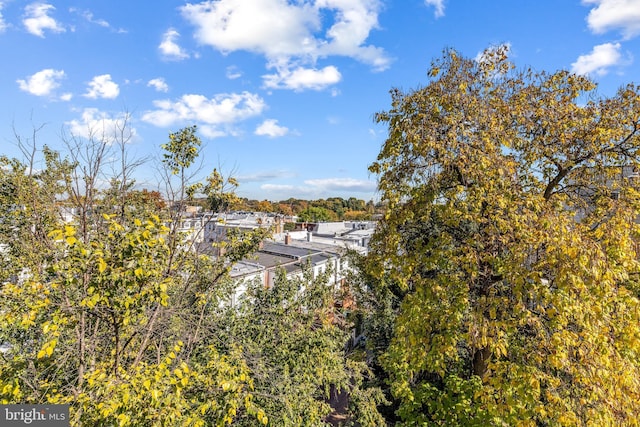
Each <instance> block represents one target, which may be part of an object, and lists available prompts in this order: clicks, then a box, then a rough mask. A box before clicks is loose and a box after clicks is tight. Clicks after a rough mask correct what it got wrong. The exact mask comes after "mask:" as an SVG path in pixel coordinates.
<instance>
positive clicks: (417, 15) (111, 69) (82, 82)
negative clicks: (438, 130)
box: [0, 0, 640, 200]
mask: <svg viewBox="0 0 640 427" xmlns="http://www.w3.org/2000/svg"><path fill="white" fill-rule="evenodd" d="M498 44H509V45H510V49H511V50H510V52H511V53H510V55H511V57H512V60H513V61H514V62H515V63H516V65H517V66H519V67H525V66H532V67H533V68H535V69H537V70H547V71H555V70H558V69H569V70H572V71H574V72H577V73H580V74H588V75H589V76H590V77H592V78H593V79H594V80H595V81H597V82H598V84H599V89H598V92H599V93H600V94H602V95H604V96H607V95H612V94H614V93H615V90H616V89H617V88H618V87H620V86H622V85H624V84H626V83H629V82H635V83H640V66H638V61H640V0H582V1H580V0H536V1H514V0H491V1H477V0H402V1H400V0H396V1H391V0H296V1H291V0H289V1H287V0H216V1H203V2H199V3H198V2H195V3H185V2H182V1H177V0H162V1H158V2H146V1H136V0H133V1H127V2H124V1H114V0H92V1H80V0H77V1H55V0H51V1H43V2H29V1H18V0H4V1H2V0H0V53H1V54H2V58H3V61H2V62H3V64H2V66H1V67H0V97H1V99H2V101H1V102H0V153H1V154H7V155H9V156H19V155H20V152H19V151H18V149H17V147H16V143H15V141H16V134H17V135H19V136H20V138H22V139H23V140H29V139H30V138H31V137H32V135H33V129H34V128H41V130H40V131H39V132H38V133H37V144H38V145H42V144H45V143H46V144H48V145H49V146H51V147H53V148H56V149H60V150H63V149H64V140H65V139H68V138H70V137H71V136H76V137H86V136H87V135H88V134H89V133H92V134H93V135H103V134H104V135H106V137H110V135H112V134H113V127H114V125H117V124H119V123H122V120H123V119H124V117H125V116H126V117H127V120H128V123H129V126H130V130H131V132H132V137H131V138H130V141H129V142H128V145H129V147H128V148H129V152H130V155H131V156H132V157H137V158H146V157H150V158H154V157H155V158H158V157H159V156H160V148H159V147H160V144H162V143H164V142H166V141H167V136H168V133H169V132H171V131H177V130H179V129H180V128H182V127H184V126H189V125H193V124H196V125H198V128H199V135H200V136H201V138H202V140H203V144H204V145H203V149H202V159H203V164H202V174H203V175H206V174H207V173H208V172H209V171H211V170H212V169H213V168H214V167H217V168H219V169H222V171H223V172H224V173H226V174H230V173H233V174H234V175H235V176H236V177H237V178H238V179H239V181H240V184H241V185H240V188H239V190H238V193H239V194H240V195H241V196H243V197H249V198H255V199H260V200H262V199H268V200H282V199H286V198H288V197H298V198H305V199H315V198H326V197H331V196H341V197H350V196H353V197H357V198H361V199H365V200H369V199H371V198H375V197H376V191H375V188H376V182H375V176H371V175H370V174H369V173H368V171H367V166H368V165H369V164H370V163H371V162H373V161H374V160H375V157H376V155H377V153H378V152H379V149H380V147H381V144H382V143H383V141H384V139H385V137H386V129H385V127H384V126H382V125H377V124H375V123H374V122H373V115H374V114H375V113H376V112H379V111H383V110H386V109H388V108H389V105H390V97H389V90H390V89H391V88H394V87H397V88H401V89H404V90H410V89H414V88H417V87H419V86H420V85H424V84H426V83H427V78H426V71H427V69H428V66H429V63H430V62H431V60H432V59H434V58H436V57H439V56H440V55H441V52H442V50H443V49H445V48H448V47H452V48H455V49H457V50H458V51H460V52H462V53H463V54H464V55H466V56H470V57H475V56H476V55H478V54H479V53H480V52H481V51H482V50H484V49H485V48H487V47H490V46H495V45H498ZM136 178H137V181H138V185H139V186H140V187H145V188H149V189H156V188H157V186H158V184H157V183H158V179H159V178H158V175H157V173H156V172H155V168H154V167H153V166H152V164H151V163H147V164H144V165H143V166H142V167H139V168H138V169H137V171H136Z"/></svg>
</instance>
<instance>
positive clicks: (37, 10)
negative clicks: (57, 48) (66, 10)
mask: <svg viewBox="0 0 640 427" xmlns="http://www.w3.org/2000/svg"><path fill="white" fill-rule="evenodd" d="M55 9H56V8H55V7H53V6H52V5H50V4H46V3H31V4H30V5H27V6H26V7H25V8H24V12H25V18H24V19H23V20H22V23H23V24H24V26H25V28H26V29H27V31H28V32H30V33H31V34H33V35H35V36H38V37H44V30H50V31H52V32H54V33H62V32H64V31H65V29H64V27H63V26H62V25H60V24H59V23H58V22H57V21H56V20H55V19H53V18H52V17H50V16H49V15H48V14H49V12H50V11H54V10H55Z"/></svg>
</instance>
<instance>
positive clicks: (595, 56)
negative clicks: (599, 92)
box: [571, 43, 622, 75]
mask: <svg viewBox="0 0 640 427" xmlns="http://www.w3.org/2000/svg"><path fill="white" fill-rule="evenodd" d="M621 60H622V55H621V54H620V43H605V44H601V45H598V46H594V48H593V50H592V51H591V53H589V54H587V55H580V56H579V57H578V59H577V60H576V62H574V63H573V64H571V71H573V72H574V73H576V74H597V75H604V74H607V71H608V68H609V67H612V66H614V65H617V64H619V63H620V62H621Z"/></svg>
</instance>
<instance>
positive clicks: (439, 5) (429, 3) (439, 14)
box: [424, 0, 444, 18]
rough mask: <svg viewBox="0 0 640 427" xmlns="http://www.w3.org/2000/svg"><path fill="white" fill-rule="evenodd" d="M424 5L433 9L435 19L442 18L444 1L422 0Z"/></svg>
mask: <svg viewBox="0 0 640 427" xmlns="http://www.w3.org/2000/svg"><path fill="white" fill-rule="evenodd" d="M424 4H426V5H427V6H433V7H434V8H435V10H436V11H435V15H436V18H440V17H442V16H444V0H424Z"/></svg>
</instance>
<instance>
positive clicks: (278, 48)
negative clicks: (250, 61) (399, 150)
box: [181, 0, 391, 89]
mask: <svg viewBox="0 0 640 427" xmlns="http://www.w3.org/2000/svg"><path fill="white" fill-rule="evenodd" d="M380 7H381V2H380V1H378V0H350V1H344V0H316V1H315V2H309V1H304V2H302V1H301V2H289V1H287V0H217V1H202V2H200V3H197V4H187V5H185V6H183V7H182V8H181V12H182V15H183V17H184V18H185V19H186V20H187V21H188V22H190V23H191V24H192V25H193V26H194V27H195V32H194V36H195V38H196V40H197V41H198V42H200V43H201V44H203V45H208V46H211V47H213V48H215V49H217V50H219V51H220V52H223V53H225V54H226V53H229V52H233V51H237V50H246V51H251V52H255V53H258V54H261V55H264V56H265V57H266V59H267V64H268V67H269V68H276V69H277V70H278V75H274V76H268V77H269V79H271V80H269V79H268V81H275V82H277V84H276V86H275V87H279V88H289V86H288V85H287V83H286V81H287V75H285V74H286V73H285V72H288V73H294V72H295V70H308V71H311V70H315V64H316V62H317V60H318V59H319V58H327V57H330V56H334V55H339V56H346V57H351V58H354V59H356V60H358V61H361V62H363V63H366V64H369V65H371V66H372V67H373V68H374V69H375V70H384V69H386V68H388V67H389V64H390V62H391V60H390V58H389V57H388V56H387V54H386V52H385V51H384V50H383V49H382V48H379V47H376V46H373V45H368V44H366V41H367V38H368V37H369V34H370V33H371V31H372V30H374V29H376V28H377V27H378V13H379V9H380ZM323 21H325V22H326V21H329V22H332V23H333V24H332V25H331V26H330V27H329V28H326V29H325V28H323V25H322V22H323ZM274 64H277V66H275V65H274ZM294 64H295V65H294ZM289 70H294V71H289ZM323 70H324V71H325V72H330V73H331V76H330V78H329V80H331V79H333V80H331V81H333V82H334V83H335V81H337V79H336V76H338V75H339V73H338V72H337V69H336V68H335V67H333V66H332V67H325V68H324V69H323ZM323 70H321V71H323ZM318 73H319V72H318V71H317V70H316V74H315V75H314V76H315V77H318V76H319V74H318ZM324 78H325V79H327V76H324ZM274 84H275V83H274ZM295 87H296V86H295V85H294V88H295ZM298 87H299V88H300V89H303V88H306V87H305V86H298ZM310 87H311V88H315V84H314V85H311V86H310Z"/></svg>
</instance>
